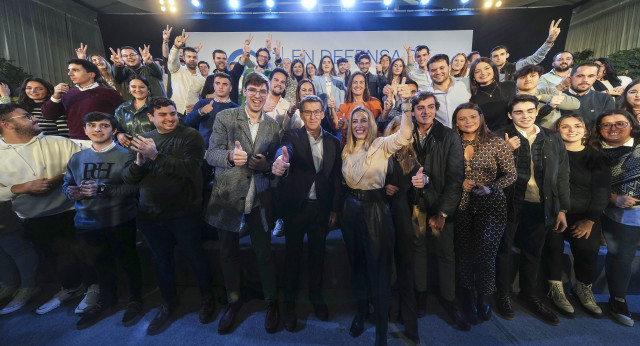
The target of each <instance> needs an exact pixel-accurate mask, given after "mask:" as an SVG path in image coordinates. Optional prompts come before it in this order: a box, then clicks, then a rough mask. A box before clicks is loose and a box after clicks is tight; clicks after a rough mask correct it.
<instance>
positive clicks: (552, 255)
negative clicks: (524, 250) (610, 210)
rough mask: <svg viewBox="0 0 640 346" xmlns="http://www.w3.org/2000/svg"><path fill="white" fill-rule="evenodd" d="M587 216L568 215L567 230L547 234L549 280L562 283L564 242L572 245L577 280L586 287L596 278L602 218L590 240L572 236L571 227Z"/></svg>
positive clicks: (598, 221)
mask: <svg viewBox="0 0 640 346" xmlns="http://www.w3.org/2000/svg"><path fill="white" fill-rule="evenodd" d="M584 219H585V215H575V214H569V215H567V229H566V230H565V231H564V232H562V233H558V232H553V231H550V232H549V233H548V234H547V244H546V246H545V249H546V251H545V252H546V255H547V256H546V257H547V258H548V260H549V280H556V281H560V280H561V279H562V254H563V253H564V241H565V240H566V241H568V242H569V245H571V254H572V255H573V270H574V272H575V274H576V280H578V281H580V282H582V283H583V284H585V285H589V284H591V283H593V280H594V279H595V277H596V267H597V264H598V250H600V233H601V227H600V218H598V220H597V221H596V222H595V223H594V224H593V227H592V228H591V234H590V235H589V239H586V238H585V237H582V238H576V237H574V236H573V235H571V229H570V228H571V226H573V225H575V224H576V222H578V221H580V220H584Z"/></svg>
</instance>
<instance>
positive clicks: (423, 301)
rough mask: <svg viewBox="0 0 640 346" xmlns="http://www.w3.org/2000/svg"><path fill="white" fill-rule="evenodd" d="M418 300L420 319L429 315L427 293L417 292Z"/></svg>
mask: <svg viewBox="0 0 640 346" xmlns="http://www.w3.org/2000/svg"><path fill="white" fill-rule="evenodd" d="M416 296H417V300H418V317H422V316H424V315H426V314H427V292H416Z"/></svg>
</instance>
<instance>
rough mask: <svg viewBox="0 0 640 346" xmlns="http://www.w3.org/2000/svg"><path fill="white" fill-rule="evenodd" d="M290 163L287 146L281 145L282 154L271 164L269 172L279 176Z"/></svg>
mask: <svg viewBox="0 0 640 346" xmlns="http://www.w3.org/2000/svg"><path fill="white" fill-rule="evenodd" d="M290 165H291V164H290V163H289V152H288V151H287V147H282V155H280V156H278V158H276V161H275V162H274V163H273V166H271V173H273V175H277V176H279V177H281V176H282V175H283V174H284V172H285V171H286V170H287V168H289V166H290Z"/></svg>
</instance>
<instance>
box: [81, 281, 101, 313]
mask: <svg viewBox="0 0 640 346" xmlns="http://www.w3.org/2000/svg"><path fill="white" fill-rule="evenodd" d="M98 298H100V286H98V285H97V284H93V285H91V286H89V289H88V290H87V293H85V294H84V298H83V299H82V301H81V302H80V304H78V307H76V314H81V313H83V312H85V311H87V310H89V309H90V308H91V307H93V306H94V305H96V303H97V302H98Z"/></svg>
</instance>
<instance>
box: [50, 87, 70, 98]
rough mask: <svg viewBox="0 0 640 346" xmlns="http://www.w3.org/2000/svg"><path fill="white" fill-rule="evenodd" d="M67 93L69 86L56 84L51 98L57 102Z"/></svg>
mask: <svg viewBox="0 0 640 346" xmlns="http://www.w3.org/2000/svg"><path fill="white" fill-rule="evenodd" d="M67 91H69V84H67V83H60V84H58V85H56V86H55V87H54V88H53V98H55V99H58V100H59V99H61V98H62V94H64V93H66V92H67Z"/></svg>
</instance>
